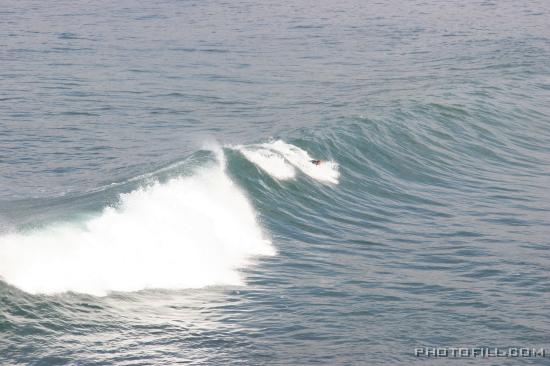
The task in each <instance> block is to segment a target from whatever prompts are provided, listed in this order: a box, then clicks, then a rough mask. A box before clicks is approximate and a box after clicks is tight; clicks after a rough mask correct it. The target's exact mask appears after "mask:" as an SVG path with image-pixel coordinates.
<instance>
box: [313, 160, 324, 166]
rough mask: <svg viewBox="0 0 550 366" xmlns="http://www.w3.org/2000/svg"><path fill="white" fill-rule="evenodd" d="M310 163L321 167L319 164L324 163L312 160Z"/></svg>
mask: <svg viewBox="0 0 550 366" xmlns="http://www.w3.org/2000/svg"><path fill="white" fill-rule="evenodd" d="M310 162H311V163H312V164H313V165H319V164H321V163H322V162H323V161H322V160H310Z"/></svg>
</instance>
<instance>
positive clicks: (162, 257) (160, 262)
mask: <svg viewBox="0 0 550 366" xmlns="http://www.w3.org/2000/svg"><path fill="white" fill-rule="evenodd" d="M274 254H275V250H274V248H273V246H272V245H271V242H270V240H269V239H268V238H266V236H265V235H264V233H263V231H262V229H261V227H260V225H259V224H258V221H257V219H256V214H255V212H254V209H253V208H252V206H251V205H250V203H249V202H248V200H247V198H246V196H245V195H244V194H243V192H241V190H240V189H239V188H238V187H237V186H236V185H235V183H233V181H232V180H231V179H230V178H229V177H228V176H227V174H226V173H225V170H224V168H223V162H221V163H220V164H219V165H216V166H214V167H210V168H203V169H201V170H199V171H197V172H196V173H195V174H194V175H193V176H190V177H179V178H174V179H171V180H169V181H168V182H166V183H164V184H161V183H158V182H157V183H155V184H153V185H150V186H148V187H143V188H140V189H137V190H135V191H132V192H130V193H127V194H122V195H121V196H120V201H119V204H118V206H117V207H106V208H105V209H104V210H103V212H102V213H101V214H100V215H99V216H98V217H96V218H94V219H91V220H88V221H85V222H81V223H79V224H57V225H53V226H50V227H47V228H44V229H38V230H35V231H31V232H28V233H12V234H7V235H3V236H2V237H0V276H1V277H2V278H3V279H4V280H5V281H6V282H8V283H10V284H12V285H14V286H16V287H18V288H20V289H22V290H24V291H26V292H29V293H33V294H37V293H44V294H54V293H61V292H66V291H73V292H79V293H88V294H92V295H99V296H103V295H106V294H108V293H109V292H112V291H138V290H142V289H147V288H168V289H182V288H200V287H205V286H212V285H242V284H244V281H243V278H242V276H241V275H240V274H239V269H241V268H243V267H244V266H246V265H248V264H250V263H251V261H252V259H253V258H254V257H255V256H258V255H274Z"/></svg>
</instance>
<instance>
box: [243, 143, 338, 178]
mask: <svg viewBox="0 0 550 366" xmlns="http://www.w3.org/2000/svg"><path fill="white" fill-rule="evenodd" d="M233 148H234V149H236V150H238V151H240V152H241V153H242V154H243V155H244V157H245V158H246V159H248V160H249V161H250V162H251V163H253V164H255V165H256V166H258V167H259V168H261V169H262V170H263V171H265V172H266V173H268V174H269V175H270V176H272V177H273V178H275V179H279V180H288V179H294V178H295V177H296V169H299V170H300V171H302V172H303V173H304V174H306V175H308V176H310V177H311V178H313V179H315V180H317V181H320V182H322V183H333V184H338V180H339V177H340V172H339V170H338V164H337V163H335V162H334V161H323V162H322V163H321V164H319V165H314V164H312V163H311V161H312V160H314V159H313V158H312V157H311V156H310V155H309V153H308V152H307V151H305V150H303V149H301V148H299V147H298V146H295V145H292V144H289V143H286V142H284V141H282V140H275V141H271V142H268V143H263V144H254V145H238V146H235V147H233Z"/></svg>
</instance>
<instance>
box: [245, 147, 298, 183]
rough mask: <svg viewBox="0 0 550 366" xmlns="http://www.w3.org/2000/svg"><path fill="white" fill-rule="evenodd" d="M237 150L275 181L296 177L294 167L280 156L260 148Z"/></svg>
mask: <svg viewBox="0 0 550 366" xmlns="http://www.w3.org/2000/svg"><path fill="white" fill-rule="evenodd" d="M238 150H239V151H240V152H241V153H242V154H243V155H244V156H245V158H247V159H248V160H249V161H250V162H252V163H254V164H256V165H257V166H259V167H260V168H261V169H263V170H264V171H266V172H267V173H268V174H269V175H271V176H272V177H274V178H276V179H280V180H286V179H292V178H294V177H295V176H296V170H295V169H294V167H293V166H292V165H291V164H289V163H287V162H286V161H285V159H284V158H283V157H282V156H281V155H279V154H277V153H275V152H273V151H270V150H267V149H261V148H244V147H240V148H238Z"/></svg>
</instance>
